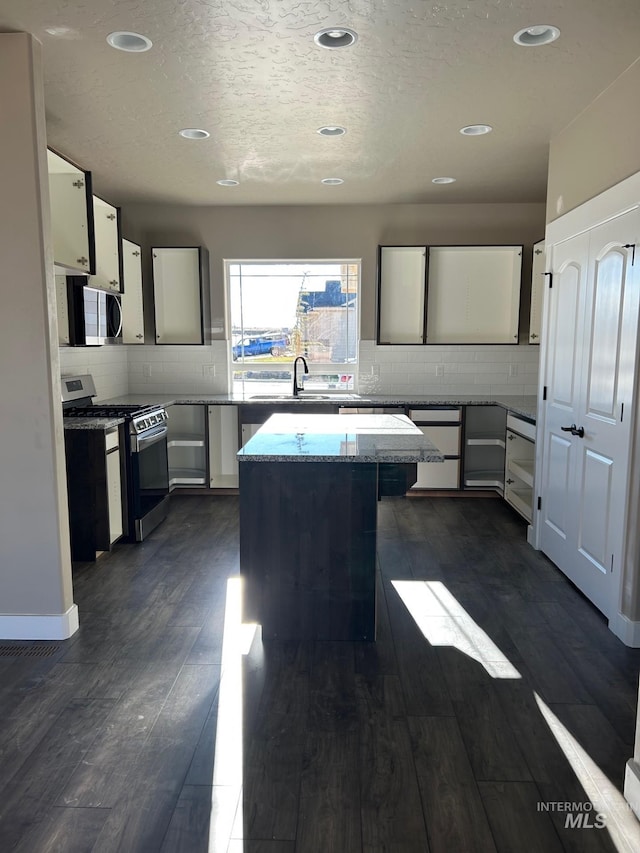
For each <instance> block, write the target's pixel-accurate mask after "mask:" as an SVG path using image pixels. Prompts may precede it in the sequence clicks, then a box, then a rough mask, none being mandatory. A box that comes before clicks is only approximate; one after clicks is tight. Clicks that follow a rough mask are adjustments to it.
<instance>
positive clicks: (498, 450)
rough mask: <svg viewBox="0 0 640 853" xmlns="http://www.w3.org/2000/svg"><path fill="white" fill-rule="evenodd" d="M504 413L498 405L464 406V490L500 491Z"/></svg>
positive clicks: (502, 480) (501, 491)
mask: <svg viewBox="0 0 640 853" xmlns="http://www.w3.org/2000/svg"><path fill="white" fill-rule="evenodd" d="M506 414H507V413H506V411H505V409H503V408H502V407H501V406H466V407H465V417H464V488H465V489H495V490H496V491H497V492H499V493H500V494H502V493H503V490H504V453H505V420H506Z"/></svg>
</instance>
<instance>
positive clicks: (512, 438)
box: [507, 432, 515, 441]
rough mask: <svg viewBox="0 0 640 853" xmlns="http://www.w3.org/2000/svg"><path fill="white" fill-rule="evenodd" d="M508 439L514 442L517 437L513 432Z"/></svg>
mask: <svg viewBox="0 0 640 853" xmlns="http://www.w3.org/2000/svg"><path fill="white" fill-rule="evenodd" d="M507 438H508V439H509V441H513V440H514V438H515V435H514V434H513V433H512V432H510V433H509V435H508V436H507Z"/></svg>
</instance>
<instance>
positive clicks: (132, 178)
mask: <svg viewBox="0 0 640 853" xmlns="http://www.w3.org/2000/svg"><path fill="white" fill-rule="evenodd" d="M534 24H551V25H554V26H557V27H559V28H560V30H561V36H560V39H559V40H558V41H556V42H554V43H553V44H550V45H546V46H542V47H538V48H523V47H519V46H517V45H516V44H514V42H513V40H512V39H513V34H514V33H515V32H516V31H517V30H519V29H521V28H523V27H528V26H532V25H534ZM330 26H347V27H351V28H352V29H354V30H356V31H357V33H358V34H359V39H358V41H357V42H356V44H355V45H354V46H353V47H350V48H346V49H342V50H325V49H323V48H320V47H317V46H316V45H315V44H314V41H313V36H314V34H315V33H316V32H317V31H318V30H320V29H322V28H324V27H330ZM51 27H65V28H69V31H68V32H66V33H65V34H64V35H61V36H52V35H49V34H48V33H47V32H46V28H51ZM114 30H132V31H135V32H139V33H143V34H145V35H146V36H148V37H149V38H150V39H151V40H152V41H153V48H152V49H151V50H150V51H148V52H145V53H138V54H129V53H123V52H121V51H117V50H114V49H113V48H111V47H109V46H108V44H107V42H106V40H105V39H106V36H107V35H108V34H109V33H110V32H112V31H114ZM0 31H27V32H31V33H32V34H33V35H34V36H36V37H37V38H38V39H39V40H40V41H41V42H42V45H43V56H44V69H45V100H46V107H47V127H48V138H49V144H50V146H51V147H53V148H55V149H56V150H58V151H60V153H62V154H64V155H65V156H67V157H70V158H71V159H73V160H75V161H76V162H78V163H79V164H80V165H82V166H83V167H85V168H89V169H91V170H92V172H93V179H94V188H95V191H96V192H98V193H100V194H101V195H104V196H105V197H107V198H108V199H109V200H111V201H113V202H114V203H116V204H122V203H124V202H126V201H133V200H147V201H160V202H178V203H188V204H323V203H328V204H329V203H330V204H336V203H338V204H340V203H350V204H369V203H422V202H438V201H446V202H480V201H482V202H491V201H543V200H544V197H545V190H546V173H547V158H548V143H549V140H550V138H551V137H552V136H553V135H554V134H556V133H557V132H558V131H559V130H561V129H562V128H563V127H564V126H566V124H567V123H568V122H569V121H570V120H571V119H572V118H574V117H575V116H576V115H577V114H578V113H579V112H580V111H581V110H583V109H584V108H585V107H586V106H587V105H588V104H589V103H590V102H591V101H592V100H593V99H594V98H595V97H596V96H597V95H598V94H599V93H600V92H602V91H603V90H604V89H605V88H606V87H607V86H608V85H609V84H610V83H612V82H613V80H615V78H616V77H617V76H618V75H619V74H621V73H622V72H623V71H624V70H625V69H626V68H627V67H628V66H629V65H630V64H631V63H632V62H633V61H634V60H635V59H636V58H637V57H638V54H639V53H640V38H639V36H640V2H639V0H606V2H603V0H452V2H442V3H437V2H424V0H346V2H345V0H154V2H149V0H82V2H65V0H0ZM480 122H482V123H487V124H490V125H492V126H493V128H494V130H493V133H490V134H488V135H487V136H481V137H475V138H472V137H464V136H462V135H461V134H460V133H459V129H460V128H461V127H462V126H463V125H467V124H474V123H480ZM326 124H329V125H336V124H339V125H344V126H345V127H346V128H347V134H346V135H345V136H342V137H338V138H324V137H322V136H320V135H319V134H318V133H316V130H317V128H318V127H320V126H322V125H326ZM183 127H199V128H205V129H206V130H208V131H209V132H210V133H211V136H210V138H209V139H206V140H201V141H187V140H184V139H182V138H181V137H179V136H178V130H180V129H181V128H183ZM442 175H450V176H453V177H456V178H457V182H456V183H455V184H450V185H447V186H435V185H433V184H432V183H431V179H432V178H434V177H438V176H442ZM326 177H340V178H343V179H344V181H345V183H344V184H343V185H342V186H338V187H327V186H323V185H321V184H320V180H321V178H326ZM220 178H233V179H236V180H238V181H239V182H240V185H239V186H237V187H233V188H224V187H219V186H217V185H216V181H217V180H218V179H220Z"/></svg>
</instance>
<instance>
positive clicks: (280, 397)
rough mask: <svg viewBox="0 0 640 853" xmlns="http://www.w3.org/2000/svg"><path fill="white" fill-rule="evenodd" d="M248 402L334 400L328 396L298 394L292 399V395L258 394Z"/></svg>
mask: <svg viewBox="0 0 640 853" xmlns="http://www.w3.org/2000/svg"><path fill="white" fill-rule="evenodd" d="M249 399H250V400H290V401H291V402H295V401H296V400H331V399H336V398H335V397H334V398H332V397H330V396H329V395H328V394H299V395H298V396H297V397H294V396H293V394H258V395H256V396H255V397H249Z"/></svg>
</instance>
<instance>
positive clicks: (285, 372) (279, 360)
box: [225, 260, 360, 400]
mask: <svg viewBox="0 0 640 853" xmlns="http://www.w3.org/2000/svg"><path fill="white" fill-rule="evenodd" d="M225 273H226V287H227V295H228V305H229V318H228V328H229V329H230V330H231V334H230V339H229V366H230V368H229V369H230V388H231V390H232V391H233V393H234V394H238V395H242V396H244V397H245V398H246V399H249V398H254V399H255V398H262V399H275V400H288V399H290V398H291V397H292V394H291V388H292V382H293V361H294V359H295V358H296V357H297V356H299V355H301V356H304V358H305V359H306V361H307V364H308V366H309V373H308V374H305V375H304V377H302V375H301V372H300V374H299V379H300V381H302V380H303V379H304V388H305V391H304V392H303V394H302V397H303V399H304V398H306V399H316V400H318V399H340V397H341V396H342V394H343V392H351V391H353V390H354V389H355V377H356V376H357V366H358V362H357V360H358V336H359V285H360V262H359V261H357V260H325V261H304V260H296V261H292V260H283V261H227V262H226V264H225ZM327 392H333V393H330V394H327Z"/></svg>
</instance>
